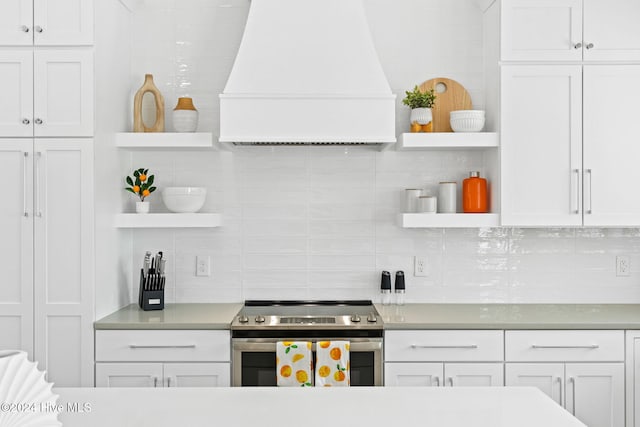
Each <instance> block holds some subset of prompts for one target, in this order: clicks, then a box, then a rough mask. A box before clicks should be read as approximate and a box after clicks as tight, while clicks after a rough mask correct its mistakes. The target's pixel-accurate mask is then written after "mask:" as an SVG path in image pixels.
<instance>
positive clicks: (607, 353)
mask: <svg viewBox="0 0 640 427" xmlns="http://www.w3.org/2000/svg"><path fill="white" fill-rule="evenodd" d="M505 357H506V360H507V361H517V362H585V361H586V362H592V361H623V360H624V331H506V332H505Z"/></svg>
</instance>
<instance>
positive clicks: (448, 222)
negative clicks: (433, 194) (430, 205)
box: [398, 213, 500, 228]
mask: <svg viewBox="0 0 640 427" xmlns="http://www.w3.org/2000/svg"><path fill="white" fill-rule="evenodd" d="M398 223H399V224H400V226H401V227H403V228H481V227H499V226H500V215H498V214H494V213H487V214H473V213H466V214H465V213H455V214H441V213H436V214H433V213H432V214H429V213H405V214H400V215H399V218H398Z"/></svg>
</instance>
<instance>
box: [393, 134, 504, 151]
mask: <svg viewBox="0 0 640 427" xmlns="http://www.w3.org/2000/svg"><path fill="white" fill-rule="evenodd" d="M497 147H498V134H497V133H496V132H459V133H456V132H435V133H427V132H424V133H403V134H402V135H400V140H399V141H398V148H400V149H423V150H472V149H487V148H497Z"/></svg>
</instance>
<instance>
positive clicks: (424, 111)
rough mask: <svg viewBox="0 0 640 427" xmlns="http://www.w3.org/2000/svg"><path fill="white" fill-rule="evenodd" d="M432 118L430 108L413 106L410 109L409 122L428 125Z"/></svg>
mask: <svg viewBox="0 0 640 427" xmlns="http://www.w3.org/2000/svg"><path fill="white" fill-rule="evenodd" d="M431 120H433V114H432V112H431V108H413V109H412V110H411V123H418V124H419V125H428V124H429V123H431Z"/></svg>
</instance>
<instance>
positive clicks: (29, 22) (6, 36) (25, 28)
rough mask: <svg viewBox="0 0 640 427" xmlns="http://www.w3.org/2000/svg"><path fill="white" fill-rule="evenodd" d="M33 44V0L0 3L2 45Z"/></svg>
mask: <svg viewBox="0 0 640 427" xmlns="http://www.w3.org/2000/svg"><path fill="white" fill-rule="evenodd" d="M31 44H33V3H32V0H2V2H0V45H11V46H24V45H31Z"/></svg>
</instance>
